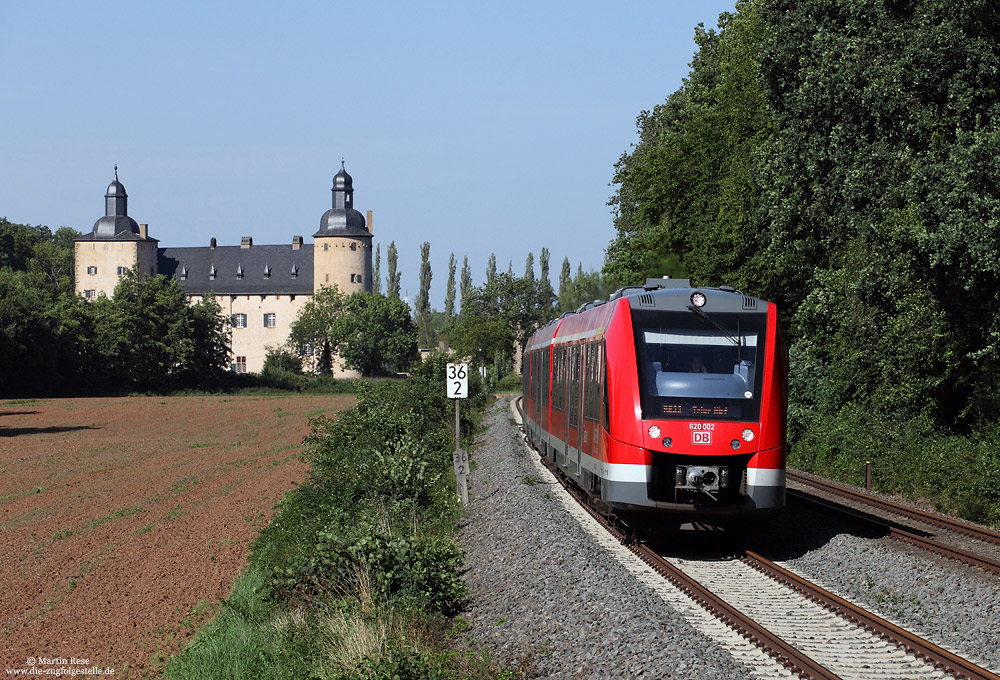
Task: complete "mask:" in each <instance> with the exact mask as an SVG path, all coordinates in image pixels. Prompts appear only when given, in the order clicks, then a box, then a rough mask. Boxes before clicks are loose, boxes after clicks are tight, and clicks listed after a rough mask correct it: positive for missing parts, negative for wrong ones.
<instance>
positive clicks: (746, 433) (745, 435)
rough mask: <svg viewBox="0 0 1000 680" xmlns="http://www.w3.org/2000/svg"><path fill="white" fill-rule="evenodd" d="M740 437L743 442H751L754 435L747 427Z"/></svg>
mask: <svg viewBox="0 0 1000 680" xmlns="http://www.w3.org/2000/svg"><path fill="white" fill-rule="evenodd" d="M741 436H742V437H743V441H745V442H752V441H753V438H754V436H755V435H754V433H753V430H751V429H750V428H749V427H748V428H747V429H745V430H743V434H742V435H741Z"/></svg>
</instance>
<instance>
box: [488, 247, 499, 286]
mask: <svg viewBox="0 0 1000 680" xmlns="http://www.w3.org/2000/svg"><path fill="white" fill-rule="evenodd" d="M496 275H497V256H496V254H495V253H490V259H489V260H487V262H486V282H487V283H489V282H490V281H492V280H493V277H495V276H496Z"/></svg>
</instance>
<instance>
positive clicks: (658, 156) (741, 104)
mask: <svg viewBox="0 0 1000 680" xmlns="http://www.w3.org/2000/svg"><path fill="white" fill-rule="evenodd" d="M758 6H759V3H750V2H748V1H746V0H741V1H740V2H738V3H737V4H736V10H737V11H736V13H734V14H730V13H724V14H722V15H721V16H720V17H719V31H718V32H716V31H714V30H708V31H706V30H705V29H704V28H703V27H702V26H700V25H699V26H698V27H697V28H696V29H695V43H696V44H697V46H698V51H697V53H696V54H695V56H694V59H693V61H692V63H691V72H690V75H689V76H688V78H687V79H685V82H684V86H683V87H682V88H680V89H679V90H677V91H676V92H674V93H673V94H671V95H670V96H669V97H668V98H667V100H666V101H665V102H664V103H663V104H660V105H658V106H656V107H654V108H653V110H652V111H651V112H650V111H643V112H641V113H640V114H639V116H638V119H637V127H638V131H639V143H638V144H637V145H636V146H634V147H633V148H632V149H631V150H630V151H629V152H626V153H624V154H622V156H621V158H620V159H619V161H618V162H617V163H616V165H615V175H614V184H616V185H617V186H618V189H617V191H616V193H615V195H614V196H612V198H611V200H610V201H609V203H610V205H612V206H613V207H614V209H615V229H616V231H617V232H618V236H617V237H616V239H615V240H614V241H613V242H612V243H611V245H610V246H609V247H608V249H607V256H606V260H605V264H604V274H605V275H606V276H610V277H611V278H613V279H614V280H616V281H620V282H621V283H624V284H641V283H642V282H643V281H644V280H645V279H646V278H648V277H659V276H664V275H669V276H675V277H677V276H680V277H686V276H690V277H691V278H692V279H693V280H694V282H695V283H696V285H698V284H700V285H720V284H727V285H732V286H736V287H739V288H741V289H743V290H746V291H755V292H758V293H763V292H765V290H764V287H765V286H769V285H770V283H771V281H772V280H774V281H777V280H775V279H773V276H772V272H773V270H774V267H773V266H771V265H770V262H769V261H768V260H767V258H765V257H763V256H762V253H763V251H764V249H765V242H766V236H765V234H764V228H763V224H762V223H761V222H760V221H759V219H758V218H759V217H760V216H761V215H766V213H760V212H759V211H758V205H759V204H758V201H759V197H760V193H761V192H760V187H759V185H758V182H759V181H760V179H761V177H762V175H761V173H760V172H759V169H758V168H757V166H756V164H757V162H758V160H759V159H760V158H761V157H762V154H761V153H760V151H759V150H760V149H761V148H762V146H763V145H764V144H766V143H767V141H768V140H769V139H770V138H771V136H772V135H773V130H774V125H775V121H774V112H773V111H772V110H771V109H770V108H769V107H768V105H767V103H766V101H765V95H764V91H763V88H762V85H761V81H760V79H759V77H758V66H759V64H758V57H759V54H760V51H761V43H762V41H763V39H764V36H765V34H766V33H767V30H768V28H767V27H766V26H765V22H764V21H763V20H762V19H761V15H760V11H758Z"/></svg>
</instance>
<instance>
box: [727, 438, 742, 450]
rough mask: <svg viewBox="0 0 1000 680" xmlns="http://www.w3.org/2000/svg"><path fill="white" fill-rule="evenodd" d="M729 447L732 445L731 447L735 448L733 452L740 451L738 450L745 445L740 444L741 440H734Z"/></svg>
mask: <svg viewBox="0 0 1000 680" xmlns="http://www.w3.org/2000/svg"><path fill="white" fill-rule="evenodd" d="M729 445H730V446H731V447H733V450H735V449H738V448H740V447H741V446H743V445H742V444H741V443H740V440H739V439H734V440H733V441H731V442H729Z"/></svg>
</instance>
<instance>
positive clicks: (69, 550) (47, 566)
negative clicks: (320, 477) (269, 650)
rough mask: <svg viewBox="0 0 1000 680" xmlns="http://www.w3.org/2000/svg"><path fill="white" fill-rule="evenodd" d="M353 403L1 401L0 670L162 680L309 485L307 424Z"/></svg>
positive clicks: (305, 399) (295, 399) (291, 399)
mask: <svg viewBox="0 0 1000 680" xmlns="http://www.w3.org/2000/svg"><path fill="white" fill-rule="evenodd" d="M353 401H354V399H353V397H345V396H336V397H330V396H282V397H245V396H242V397H231V396H207V397H166V398H165V397H128V398H109V399H51V400H49V399H45V400H28V401H23V402H6V403H2V404H0V470H2V474H0V536H2V550H3V559H2V560H0V585H2V589H0V626H2V627H3V630H2V631H0V634H2V637H0V661H2V662H3V664H2V665H0V668H3V669H7V668H27V667H29V665H30V662H29V658H33V659H34V663H35V664H37V667H38V668H39V669H41V668H58V667H60V666H62V667H72V668H76V669H81V668H87V667H92V666H98V667H101V668H104V667H109V668H112V669H114V670H115V674H114V677H147V676H157V675H158V674H159V671H160V670H162V668H163V666H164V662H165V660H166V659H167V658H169V656H170V655H171V654H173V653H175V652H177V651H179V650H180V649H181V648H182V647H183V646H184V645H185V644H186V642H187V641H188V638H190V637H191V635H193V633H194V632H195V630H196V629H197V627H198V626H199V625H200V624H202V623H204V622H205V621H206V620H207V619H209V618H211V616H212V615H213V614H214V613H215V611H217V609H218V604H219V602H220V601H221V599H223V598H225V597H226V595H227V594H228V592H229V586H230V583H231V581H232V580H233V579H234V578H235V577H236V576H237V575H239V573H240V571H241V570H242V568H243V566H244V565H245V563H246V558H247V553H248V549H249V547H250V543H251V541H252V540H253V539H254V537H255V536H256V535H257V533H258V532H259V531H260V529H261V528H262V527H263V526H265V525H266V524H267V522H268V521H269V520H270V519H271V516H272V515H273V513H274V509H273V506H274V504H275V503H276V502H277V501H279V500H280V499H281V498H282V496H283V495H284V493H285V492H286V491H289V490H291V489H292V488H293V487H294V485H295V484H297V483H298V482H300V481H302V480H303V479H304V478H305V475H306V472H307V466H306V465H305V464H304V463H302V462H301V461H300V460H299V454H300V452H301V451H302V446H301V443H302V438H303V436H304V435H305V434H306V433H307V432H308V422H307V416H311V415H316V414H319V413H326V414H331V415H332V414H333V413H335V412H336V411H338V410H340V409H342V408H345V407H347V406H349V405H351V404H352V403H353ZM62 659H65V660H66V663H59V662H60V660H62ZM84 659H85V660H86V661H85V662H83V663H72V662H73V661H78V660H84ZM48 660H54V661H55V662H56V663H55V664H48V663H46V662H47V661H48Z"/></svg>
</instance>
